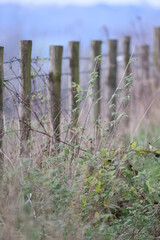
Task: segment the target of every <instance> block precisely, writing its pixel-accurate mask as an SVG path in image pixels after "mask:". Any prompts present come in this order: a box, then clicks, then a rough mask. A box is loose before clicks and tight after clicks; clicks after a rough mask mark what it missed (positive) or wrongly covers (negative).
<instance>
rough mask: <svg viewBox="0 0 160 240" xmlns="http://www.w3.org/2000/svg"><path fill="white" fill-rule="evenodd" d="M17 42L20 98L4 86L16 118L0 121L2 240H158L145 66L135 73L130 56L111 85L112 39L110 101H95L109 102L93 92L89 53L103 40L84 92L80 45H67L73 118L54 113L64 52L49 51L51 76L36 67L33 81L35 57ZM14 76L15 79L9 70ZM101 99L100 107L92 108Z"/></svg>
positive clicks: (157, 170) (155, 104)
mask: <svg viewBox="0 0 160 240" xmlns="http://www.w3.org/2000/svg"><path fill="white" fill-rule="evenodd" d="M127 41H128V38H127ZM21 44H22V45H21V46H22V49H21V51H22V52H21V55H22V58H21V59H20V60H18V63H19V62H20V67H21V77H20V80H19V77H17V76H16V77H15V78H16V80H17V81H20V92H18V88H15V85H14V86H13V84H12V83H10V81H5V82H4V83H5V91H6V92H7V91H8V93H9V94H10V97H11V98H12V104H13V106H14V108H13V109H14V110H13V112H14V111H15V112H14V114H15V115H14V116H16V117H15V118H13V119H12V121H11V114H10V112H7V114H6V110H5V118H4V124H3V121H2V122H1V123H0V126H1V127H2V125H3V128H4V129H3V131H2V132H1V138H0V143H1V172H0V173H1V186H0V239H2V240H17V239H21V240H40V239H41V240H45V239H46V240H49V239H50V240H51V239H60V240H61V239H62V240H63V239H66V240H72V239H73V240H75V239H77V240H80V239H83V240H89V239H90V240H91V239H92V240H94V239H95V240H96V239H100V240H101V239H102V240H103V239H104V240H115V239H116V240H143V239H147V240H156V239H160V238H159V237H160V147H159V145H160V128H159V85H158V83H157V78H154V76H155V74H152V75H151V76H148V75H147V74H148V68H147V69H146V65H145V66H144V69H143V68H137V66H138V65H139V64H137V63H136V64H137V65H135V59H134V57H133V55H131V56H129V59H128V55H127V54H126V55H125V56H127V58H126V62H125V70H124V69H123V70H124V71H122V73H121V76H120V77H119V76H118V78H119V81H118V82H116V79H117V78H116V75H115V71H116V69H117V68H116V59H117V55H116V54H113V53H114V51H115V44H116V42H115V41H113V42H112V41H111V42H109V44H110V47H111V48H110V50H111V49H112V47H113V46H114V47H113V49H112V51H110V53H109V56H108V58H109V67H108V73H109V74H108V82H109V83H110V84H108V85H107V86H108V89H107V90H108V95H107V96H109V98H108V97H107V98H104V97H102V98H101V96H99V95H98V93H99V90H101V92H103V95H105V94H104V90H105V89H100V87H99V85H98V84H99V82H100V70H101V68H100V64H101V62H102V59H103V56H101V54H97V52H96V51H98V52H99V51H100V49H99V48H98V47H95V45H96V44H98V46H100V45H99V44H100V42H98V43H95V42H94V43H92V44H93V45H94V44H95V45H94V46H93V49H92V50H93V52H92V54H93V56H92V64H93V60H94V65H92V69H93V72H92V73H91V74H90V78H89V79H88V86H87V88H83V87H82V86H81V85H80V83H79V76H78V75H77V72H79V69H78V65H79V64H78V61H77V62H76V60H77V59H79V55H78V54H74V52H76V51H77V47H78V44H77V43H71V44H70V47H71V49H70V50H71V60H70V70H71V79H72V86H71V89H72V91H71V94H72V104H71V107H72V109H71V116H70V115H69V114H67V115H65V114H62V112H63V113H65V112H66V111H65V110H64V108H62V110H61V111H60V107H61V104H60V93H61V89H60V87H61V85H60V77H61V67H60V65H61V60H62V48H59V49H58V48H54V47H53V46H52V47H51V54H52V55H51V58H50V64H51V65H50V70H49V71H50V72H49V76H48V75H46V74H43V76H42V73H41V72H40V70H43V69H42V68H40V67H39V66H38V65H37V62H36V67H37V66H38V69H39V70H37V69H36V68H34V71H33V65H32V69H31V70H32V74H31V71H30V69H29V67H31V54H30V52H29V53H27V54H28V55H27V54H23V51H24V49H25V48H26V44H28V43H27V42H22V43H21ZM23 44H24V46H23ZM29 44H31V42H29ZM74 44H75V45H74ZM29 46H31V45H29ZM23 47H24V49H23ZM94 48H95V50H94ZM73 49H74V51H72V50H73ZM75 49H76V51H75ZM97 49H98V50H97ZM30 50H31V47H30ZM25 51H26V49H25ZM58 51H59V53H57V52H58ZM57 56H58V57H57ZM55 58H56V61H55ZM28 59H29V60H28ZM57 59H58V60H57ZM16 61H17V60H16ZM34 61H38V60H35V59H34ZM44 61H45V60H44V59H43V60H42V62H44ZM1 62H2V61H1ZM57 62H58V63H59V64H57ZM24 63H25V64H24ZM34 63H35V62H34ZM148 63H149V62H148ZM10 64H11V63H10ZM132 64H133V67H132V68H131V65H132ZM2 65H3V64H0V67H1V69H2ZM26 65H27V67H26ZM9 66H10V65H9ZM73 66H74V67H73ZM137 69H138V71H135V70H137ZM10 71H12V74H13V73H14V71H13V68H12V67H10ZM137 72H138V73H140V74H139V75H138V74H137ZM155 72H156V73H157V70H156V71H155ZM155 72H154V73H155ZM1 74H2V71H1ZM27 74H28V75H27ZM136 74H137V75H136ZM142 75H143V78H142V79H141V76H142ZM138 76H139V78H138ZM3 77H5V76H3ZM38 77H41V79H42V78H43V77H45V79H46V82H45V84H46V85H47V84H48V85H47V86H49V92H43V91H40V90H38V91H37V89H36V91H33V92H32V94H31V99H29V98H28V97H27V94H28V92H31V85H30V84H31V79H32V88H33V86H34V85H33V83H34V81H35V80H36V79H37V78H38ZM77 79H78V81H77ZM0 80H2V75H1V79H0ZM4 80H5V79H4ZM52 80H53V82H54V84H55V83H56V84H57V85H56V84H55V85H53V82H51V81H52ZM138 81H140V82H138ZM18 83H19V82H18ZM26 83H27V84H26ZM113 83H116V84H113ZM17 86H18V85H17ZM53 86H54V88H53ZM103 86H104V85H103ZM55 88H56V90H57V92H55ZM0 90H2V91H3V88H2V86H0ZM33 90H34V88H33ZM47 94H48V95H49V97H50V98H49V108H48V109H47V107H46V106H48V103H47V97H48V95H47ZM1 95H2V94H1ZM17 96H18V97H17ZM55 96H56V98H55ZM0 99H1V100H2V101H3V99H2V98H0ZM57 99H58V101H57ZM100 100H101V104H102V105H101V107H97V105H98V104H97V103H99V101H100ZM18 101H19V102H18ZM65 101H66V100H65ZM55 102H56V107H55ZM19 103H20V111H18V110H17V109H18V107H19V105H18V104H19ZM0 106H2V105H1V102H0ZM17 106H18V107H17ZM98 106H99V105H98ZM57 108H58V109H57ZM46 109H47V111H48V112H49V114H48V112H47V111H46ZM16 110H17V112H16ZM18 113H20V115H18ZM100 114H101V115H100ZM17 115H18V117H17ZM60 115H61V118H60V117H59V116H60ZM12 116H13V115H12ZM93 116H94V117H93ZM90 118H91V119H90ZM90 120H91V121H90ZM1 130H2V129H1ZM2 135H3V138H2ZM2 159H3V160H2Z"/></svg>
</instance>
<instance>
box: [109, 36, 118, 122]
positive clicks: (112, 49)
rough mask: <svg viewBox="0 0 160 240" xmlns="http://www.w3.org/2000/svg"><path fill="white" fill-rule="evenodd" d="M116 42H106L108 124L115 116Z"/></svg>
mask: <svg viewBox="0 0 160 240" xmlns="http://www.w3.org/2000/svg"><path fill="white" fill-rule="evenodd" d="M117 45H118V42H117V40H108V58H109V63H108V77H107V86H108V104H109V116H108V120H109V122H111V121H113V120H114V119H115V116H114V115H113V114H112V113H113V112H115V111H116V97H115V96H114V93H115V91H116V88H117ZM111 106H112V107H111Z"/></svg>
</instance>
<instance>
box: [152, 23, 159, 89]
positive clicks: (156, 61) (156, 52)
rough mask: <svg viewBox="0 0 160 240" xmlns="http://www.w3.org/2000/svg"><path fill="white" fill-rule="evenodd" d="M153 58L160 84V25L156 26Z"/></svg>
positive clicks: (157, 79)
mask: <svg viewBox="0 0 160 240" xmlns="http://www.w3.org/2000/svg"><path fill="white" fill-rule="evenodd" d="M153 60H154V66H155V71H156V72H155V74H154V75H155V78H156V85H159V83H158V81H159V72H160V27H157V28H154V46H153Z"/></svg>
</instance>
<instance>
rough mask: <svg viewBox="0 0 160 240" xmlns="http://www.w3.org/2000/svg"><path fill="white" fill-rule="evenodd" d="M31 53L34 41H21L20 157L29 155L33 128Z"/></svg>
mask: <svg viewBox="0 0 160 240" xmlns="http://www.w3.org/2000/svg"><path fill="white" fill-rule="evenodd" d="M31 52H32V41H20V74H21V79H20V106H19V109H20V112H19V115H20V119H19V121H20V155H22V154H28V150H29V149H28V144H27V141H28V140H29V139H30V130H31V129H30V128H31V106H30V101H31Z"/></svg>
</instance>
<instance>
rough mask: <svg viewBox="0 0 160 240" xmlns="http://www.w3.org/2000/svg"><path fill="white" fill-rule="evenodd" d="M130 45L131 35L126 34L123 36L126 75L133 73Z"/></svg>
mask: <svg viewBox="0 0 160 240" xmlns="http://www.w3.org/2000/svg"><path fill="white" fill-rule="evenodd" d="M130 45H131V38H130V37H129V36H125V37H124V38H123V54H124V69H126V72H125V76H129V75H130V73H131V65H130ZM127 65H128V66H127ZM126 67H127V68H126Z"/></svg>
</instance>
